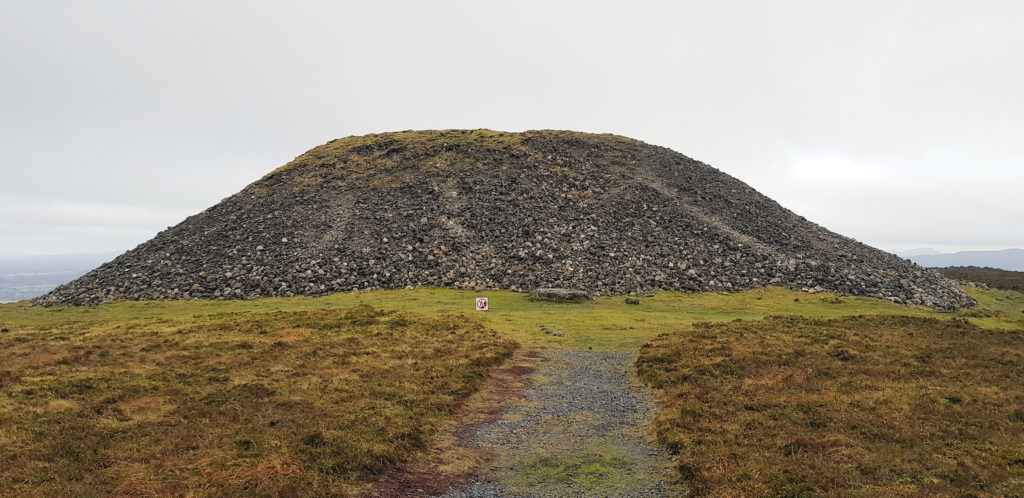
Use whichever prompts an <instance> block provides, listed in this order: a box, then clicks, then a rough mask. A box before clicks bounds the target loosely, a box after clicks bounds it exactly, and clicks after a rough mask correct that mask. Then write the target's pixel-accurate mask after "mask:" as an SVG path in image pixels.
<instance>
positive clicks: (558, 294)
mask: <svg viewBox="0 0 1024 498" xmlns="http://www.w3.org/2000/svg"><path fill="white" fill-rule="evenodd" d="M530 297H533V298H538V299H547V300H549V301H585V300H587V299H592V298H591V297H590V294H588V293H587V292H586V291H582V290H579V289H549V288H540V289H534V290H533V292H531V293H530Z"/></svg>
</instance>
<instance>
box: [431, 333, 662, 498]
mask: <svg viewBox="0 0 1024 498" xmlns="http://www.w3.org/2000/svg"><path fill="white" fill-rule="evenodd" d="M634 359H635V354H634V353H631V352H621V351H545V352H543V353H542V356H541V358H540V359H539V361H538V364H537V370H536V371H535V372H533V374H532V375H531V379H530V380H531V381H532V386H531V387H530V388H529V390H528V392H527V393H526V398H525V399H524V400H521V401H518V402H515V403H514V404H513V405H512V406H510V407H509V408H507V409H506V410H505V411H504V412H503V414H502V416H501V417H500V418H498V419H497V420H495V421H493V422H491V423H488V424H485V425H482V426H479V427H477V428H476V430H475V431H474V432H473V433H472V434H471V435H470V436H469V438H468V439H469V441H467V442H466V443H467V444H469V445H474V446H478V447H480V448H482V449H484V450H488V451H491V452H493V454H494V455H495V457H494V459H493V461H492V463H491V465H490V467H489V468H488V469H486V470H485V471H484V472H483V473H482V474H480V475H479V476H477V477H476V478H474V479H473V480H471V481H470V482H469V483H467V484H465V485H463V486H461V487H458V488H457V489H452V490H449V491H448V492H447V493H446V494H444V495H443V496H445V497H452V498H456V497H487V496H645V497H647V496H667V495H670V494H674V493H672V490H671V483H670V481H669V478H670V476H671V473H670V472H669V465H670V463H669V460H668V457H667V455H666V454H665V453H664V451H662V450H661V449H659V448H658V447H656V446H654V445H653V444H651V443H649V442H648V441H647V440H646V435H647V434H648V431H647V426H646V424H647V421H648V420H650V418H651V416H652V415H653V410H654V406H653V405H652V404H651V403H650V401H649V400H648V398H647V395H646V393H645V392H644V391H643V389H642V388H641V387H640V386H639V385H637V384H636V383H635V382H634V380H633V379H632V378H631V376H632V372H633V361H634Z"/></svg>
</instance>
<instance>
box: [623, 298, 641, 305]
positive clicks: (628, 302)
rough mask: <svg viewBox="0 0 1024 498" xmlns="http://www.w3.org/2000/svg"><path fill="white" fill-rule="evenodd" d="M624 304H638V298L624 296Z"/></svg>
mask: <svg viewBox="0 0 1024 498" xmlns="http://www.w3.org/2000/svg"><path fill="white" fill-rule="evenodd" d="M626 304H640V300H639V299H633V298H631V297H627V298H626Z"/></svg>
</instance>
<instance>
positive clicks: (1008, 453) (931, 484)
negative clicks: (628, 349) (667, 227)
mask: <svg viewBox="0 0 1024 498" xmlns="http://www.w3.org/2000/svg"><path fill="white" fill-rule="evenodd" d="M637 368H638V370H639V374H640V376H641V378H642V379H644V380H645V381H646V382H648V383H650V384H651V385H653V386H654V387H655V388H657V389H658V390H659V391H658V394H657V398H656V401H657V403H658V404H659V405H660V406H661V407H662V409H661V411H660V413H659V415H658V416H657V418H656V421H655V430H656V433H657V437H658V439H659V441H660V442H661V443H663V444H664V445H666V446H667V447H668V448H669V449H670V450H671V451H672V452H673V453H674V454H676V455H678V470H679V475H680V477H681V478H682V479H684V480H685V481H686V482H687V484H688V486H689V487H688V489H689V491H690V492H691V493H692V494H695V495H699V494H713V495H766V494H769V495H801V494H840V495H858V496H877V495H934V494H952V495H964V494H967V495H988V496H1003V495H1006V496H1020V491H1021V490H1022V489H1024V332H1022V331H995V330H988V329H982V328H979V327H977V326H975V325H972V324H970V323H967V322H966V321H965V320H960V319H952V320H937V319H931V318H911V317H901V316H874V317H848V318H837V319H831V320H821V319H809V318H797V317H787V318H783V317H773V318H768V319H765V320H763V321H737V322H732V323H722V324H708V323H704V324H695V326H694V330H693V331H687V332H681V333H675V334H667V335H662V336H659V337H657V338H655V339H654V340H652V341H651V342H650V343H649V344H648V345H646V346H644V347H643V349H642V351H641V354H640V357H639V359H638V360H637Z"/></svg>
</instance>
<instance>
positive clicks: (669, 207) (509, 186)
mask: <svg viewBox="0 0 1024 498" xmlns="http://www.w3.org/2000/svg"><path fill="white" fill-rule="evenodd" d="M764 285H777V286H784V287H789V288H793V289H806V290H811V291H822V290H826V291H832V292H835V293H838V294H842V295H859V296H875V297H881V298H889V299H892V300H893V301H897V302H905V303H912V304H924V305H928V306H934V307H937V308H944V309H955V308H960V307H965V306H971V305H973V304H975V303H974V302H973V301H972V300H971V299H970V298H969V297H968V296H966V295H965V294H963V293H962V292H961V291H960V290H959V289H958V288H957V287H956V285H955V284H953V283H952V282H951V281H949V280H946V279H945V278H943V277H941V276H940V275H938V274H936V273H934V272H931V271H928V270H925V269H922V268H921V267H919V266H917V265H914V264H912V263H909V262H907V261H904V260H902V259H900V258H898V257H896V256H894V255H892V254H888V253H885V252H882V251H879V250H877V249H874V248H871V247H868V246H866V245H864V244H861V243H859V242H857V241H855V240H852V239H849V238H847V237H843V236H840V235H837V234H835V233H832V232H830V231H828V230H826V229H824V228H822V227H820V226H818V225H816V224H814V223H811V222H809V221H807V220H805V219H804V218H802V217H800V216H797V215H796V214H794V213H792V212H790V211H789V210H787V209H785V208H783V207H782V206H780V205H779V204H777V203H775V202H774V201H772V200H771V199H769V198H767V197H765V196H763V195H761V194H759V193H758V192H756V191H755V190H754V189H752V188H750V187H749V186H747V185H746V184H744V183H743V182H740V181H739V180H736V179H735V178H732V177H730V176H729V175H726V174H724V173H722V172H721V171H718V170H717V169H715V168H712V167H710V166H708V165H706V164H703V163H701V162H699V161H695V160H693V159H690V158H688V157H686V156H684V155H682V154H679V153H676V152H673V151H671V150H669V149H665V148H662V147H657V146H653V145H648V144H645V143H643V142H639V141H636V140H631V139H628V138H624V137H618V136H611V135H591V134H584V133H574V132H556V131H531V132H526V133H500V132H493V131H486V130H475V131H459V130H456V131H423V132H399V133H384V134H380V135H367V136H362V137H350V138H345V139H340V140H335V141H332V142H329V143H327V144H325V145H322V146H320V147H317V148H314V149H312V150H310V151H309V152H307V153H305V154H303V155H301V156H299V157H298V158H296V159H295V160H294V161H292V162H291V163H289V164H288V165H286V166H284V167H282V168H280V169H278V170H276V171H274V172H272V173H270V174H268V175H267V176H265V177H264V178H262V179H260V180H259V181H257V182H255V183H253V184H251V185H249V186H247V187H246V188H245V189H243V190H242V191H241V192H239V193H237V194H235V195H233V196H231V197H229V198H227V199H224V200H223V201H222V202H221V203H219V204H217V205H215V206H213V207H211V208H209V209H207V210H205V211H203V212H201V213H199V214H196V215H194V216H191V217H189V218H188V219H186V220H185V221H183V222H182V223H180V224H179V225H177V226H175V227H173V228H169V229H167V230H165V231H163V232H161V233H159V234H157V236H156V237H154V238H153V239H152V240H150V241H148V242H146V243H144V244H142V245H140V246H139V247H137V248H135V249H134V250H132V251H129V252H127V253H125V254H124V255H122V256H121V257H119V258H117V259H115V260H114V261H112V262H110V263H107V264H105V265H103V266H101V267H100V268H98V269H96V270H94V271H92V272H91V273H89V274H87V275H85V276H83V277H82V278H80V279H78V280H76V281H74V282H71V283H69V284H67V285H64V286H61V287H59V288H57V289H56V290H54V291H53V292H51V293H49V294H47V295H46V296H43V297H40V298H38V299H37V300H36V303H37V304H43V305H93V304H99V303H103V302H107V301H112V300H119V299H192V298H230V299H240V298H253V297H258V296H292V295H320V294H327V293H331V292H338V291H351V290H356V289H394V288H404V287H416V286H447V287H453V288H501V289H512V290H526V291H529V290H532V289H534V288H537V287H564V288H576V289H583V290H586V291H588V292H590V293H592V294H595V295H602V294H604V295H607V294H632V293H647V292H651V291H655V290H659V289H663V290H680V291H688V292H697V291H725V292H727V291H739V290H743V289H750V288H752V287H758V286H764Z"/></svg>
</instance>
